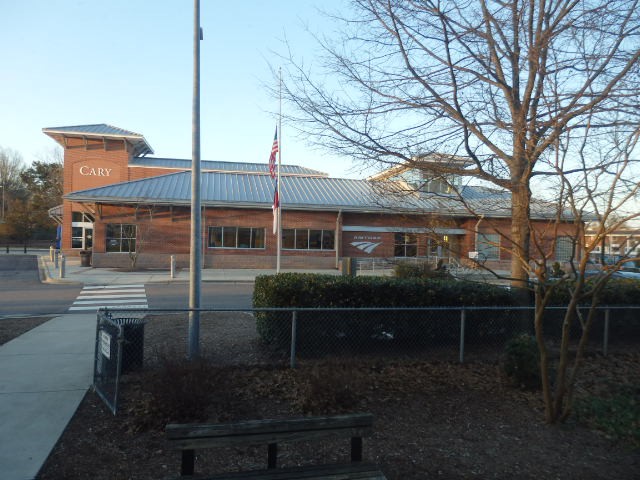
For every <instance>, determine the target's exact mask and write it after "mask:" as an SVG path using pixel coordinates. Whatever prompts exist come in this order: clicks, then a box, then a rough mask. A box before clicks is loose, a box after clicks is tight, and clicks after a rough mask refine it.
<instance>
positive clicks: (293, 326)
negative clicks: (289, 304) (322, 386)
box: [290, 310, 298, 368]
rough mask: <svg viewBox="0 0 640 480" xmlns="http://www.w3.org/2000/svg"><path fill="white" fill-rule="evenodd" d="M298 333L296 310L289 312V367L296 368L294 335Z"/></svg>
mask: <svg viewBox="0 0 640 480" xmlns="http://www.w3.org/2000/svg"><path fill="white" fill-rule="evenodd" d="M297 335H298V312H297V311H295V310H294V311H293V313H292V314H291V362H290V366H291V368H296V340H297V339H296V336H297Z"/></svg>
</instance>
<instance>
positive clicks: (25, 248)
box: [24, 245, 27, 253]
mask: <svg viewBox="0 0 640 480" xmlns="http://www.w3.org/2000/svg"><path fill="white" fill-rule="evenodd" d="M24 253H27V246H26V245H25V246H24Z"/></svg>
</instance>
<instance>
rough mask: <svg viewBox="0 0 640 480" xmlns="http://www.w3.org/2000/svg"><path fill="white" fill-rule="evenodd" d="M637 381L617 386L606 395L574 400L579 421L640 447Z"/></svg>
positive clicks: (639, 411) (639, 403)
mask: <svg viewBox="0 0 640 480" xmlns="http://www.w3.org/2000/svg"><path fill="white" fill-rule="evenodd" d="M639 399H640V385H632V386H623V387H619V388H617V390H616V391H614V392H613V393H612V395H610V396H607V397H596V396H591V397H588V398H585V399H581V400H577V401H576V405H575V411H576V416H577V419H578V421H580V422H583V423H586V424H587V425H589V426H591V427H593V428H596V429H598V430H601V431H603V432H604V433H606V434H607V435H608V436H609V437H611V438H614V439H616V440H622V441H626V442H630V443H631V444H632V445H633V447H634V448H640V401H639Z"/></svg>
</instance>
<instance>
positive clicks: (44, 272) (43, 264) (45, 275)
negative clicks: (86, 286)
mask: <svg viewBox="0 0 640 480" xmlns="http://www.w3.org/2000/svg"><path fill="white" fill-rule="evenodd" d="M38 276H39V277H40V283H53V284H66V285H81V284H82V282H78V281H76V280H68V279H66V278H56V277H55V276H52V275H51V270H50V269H49V263H48V262H47V260H46V257H45V256H44V255H40V256H38Z"/></svg>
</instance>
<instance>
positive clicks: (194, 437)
mask: <svg viewBox="0 0 640 480" xmlns="http://www.w3.org/2000/svg"><path fill="white" fill-rule="evenodd" d="M165 431H166V434H167V439H168V440H169V441H170V442H171V444H172V445H173V446H174V447H175V448H178V449H198V448H207V447H215V446H224V445H238V444H243V445H261V444H265V443H266V444H269V443H278V442H286V441H300V440H312V439H316V438H324V437H328V436H345V437H365V436H369V435H371V434H372V433H373V415H371V414H366V413H365V414H354V415H338V416H335V417H308V418H296V419H282V420H256V421H250V422H239V423H235V424H215V425H214V424H171V425H167V427H166V429H165Z"/></svg>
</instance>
